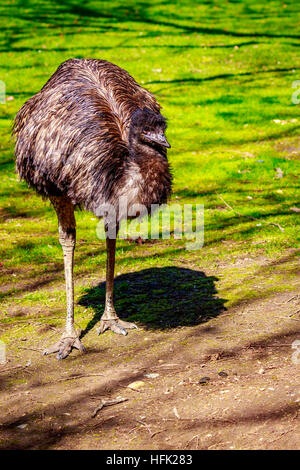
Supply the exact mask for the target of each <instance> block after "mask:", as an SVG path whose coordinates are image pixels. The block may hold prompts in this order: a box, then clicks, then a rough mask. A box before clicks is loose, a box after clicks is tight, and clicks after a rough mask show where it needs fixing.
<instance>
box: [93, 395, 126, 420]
mask: <svg viewBox="0 0 300 470" xmlns="http://www.w3.org/2000/svg"><path fill="white" fill-rule="evenodd" d="M127 400H128V398H121V397H117V398H116V399H115V400H102V403H101V404H100V405H99V406H97V408H95V409H94V412H93V414H92V418H95V417H96V416H97V414H98V412H99V411H100V410H102V408H104V407H105V406H112V405H117V404H118V403H123V402H124V401H127Z"/></svg>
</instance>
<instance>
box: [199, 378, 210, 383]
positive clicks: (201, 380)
mask: <svg viewBox="0 0 300 470" xmlns="http://www.w3.org/2000/svg"><path fill="white" fill-rule="evenodd" d="M209 381H210V377H202V378H201V379H200V380H199V384H207V382H209Z"/></svg>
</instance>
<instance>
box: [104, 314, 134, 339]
mask: <svg viewBox="0 0 300 470" xmlns="http://www.w3.org/2000/svg"><path fill="white" fill-rule="evenodd" d="M133 328H137V326H136V325H135V324H134V323H129V322H126V321H123V320H120V319H119V318H118V319H116V320H100V326H99V328H98V330H97V333H98V335H100V334H101V333H104V331H106V330H108V329H110V330H111V331H113V332H114V333H117V334H118V335H124V336H126V335H127V331H126V330H130V329H133Z"/></svg>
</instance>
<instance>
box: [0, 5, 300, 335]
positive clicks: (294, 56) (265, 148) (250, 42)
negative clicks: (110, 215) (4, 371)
mask: <svg viewBox="0 0 300 470" xmlns="http://www.w3.org/2000/svg"><path fill="white" fill-rule="evenodd" d="M299 10H300V7H299V5H297V2H295V1H294V0H285V1H278V0H272V1H269V2H265V1H262V0H260V1H258V0H245V1H238V0H232V1H226V2H218V1H203V2H200V1H196V2H193V1H190V0H180V1H179V0H173V1H172V2H171V1H162V0H160V1H158V0H152V1H151V2H144V1H139V0H134V1H131V0H127V1H124V2H121V1H115V0H111V1H109V2H101V1H85V2H79V1H76V2H75V1H68V0H60V1H52V2H50V1H47V0H44V1H39V2H35V1H31V0H27V1H20V0H15V1H7V0H4V1H3V2H1V6H0V15H1V31H0V80H2V81H3V82H4V83H5V86H6V103H5V104H0V133H1V138H0V158H1V160H0V165H1V195H0V196H1V201H0V220H1V227H0V240H1V244H0V253H1V256H0V261H1V265H0V269H1V297H0V301H1V303H0V325H1V332H0V333H1V338H2V339H3V340H4V341H11V340H12V338H16V337H18V336H19V335H21V334H22V335H24V332H32V333H33V334H36V332H37V328H38V327H39V324H40V323H45V322H46V323H48V324H49V322H50V324H51V325H52V326H53V325H54V326H62V325H63V321H64V315H65V291H64V280H63V259H62V252H61V247H60V245H59V243H58V234H57V220H56V215H55V213H54V210H53V209H52V208H51V206H50V204H49V202H47V201H43V200H42V199H41V198H40V197H38V196H37V195H36V194H35V193H34V192H33V191H32V190H28V188H27V186H26V184H25V183H24V182H21V183H20V182H18V178H17V175H16V173H15V163H14V156H13V143H12V142H11V141H10V128H11V124H12V120H13V119H14V116H15V114H16V112H17V111H18V109H19V108H20V107H21V105H22V104H23V103H24V102H25V101H26V100H27V99H28V98H29V97H31V96H32V95H33V94H35V93H36V92H37V91H39V90H40V88H41V87H42V86H43V85H44V83H45V82H46V81H47V79H48V78H49V77H50V76H51V75H52V74H53V73H54V71H55V70H56V68H57V67H58V65H59V64H60V63H61V62H63V61H65V60H67V59H69V58H73V57H77V58H99V59H106V60H109V61H111V62H114V63H116V64H118V65H120V66H121V67H123V68H125V69H126V70H128V71H129V73H130V74H131V75H133V77H134V78H135V79H136V80H137V81H138V82H140V83H141V84H142V85H144V86H145V87H146V88H148V89H149V90H150V91H151V92H153V93H154V94H155V95H156V97H157V99H158V101H159V102H160V103H161V105H162V106H163V113H164V114H165V115H166V117H167V118H168V122H169V127H168V133H167V135H168V139H169V141H170V142H171V144H172V149H171V150H170V151H169V159H170V162H171V165H172V168H173V174H174V192H173V196H172V202H177V203H180V204H184V203H197V204H203V205H204V208H205V244H204V247H203V248H202V249H201V250H199V251H187V250H186V249H185V241H184V240H174V239H171V240H160V241H158V242H156V243H145V244H143V245H137V244H135V243H130V242H128V241H125V240H120V241H119V243H118V248H117V264H116V274H117V276H118V277H119V281H118V282H117V285H116V308H117V311H118V312H119V313H121V314H122V313H123V315H124V316H129V318H130V319H132V320H135V321H137V322H140V324H141V325H142V326H143V325H144V326H147V325H148V326H155V327H159V328H160V327H165V326H177V325H188V324H192V323H193V322H194V321H196V322H197V321H198V320H199V315H200V314H205V315H207V316H213V315H214V314H216V313H217V312H216V311H215V310H216V309H217V310H218V308H219V307H216V302H215V301H214V302H213V305H212V299H216V298H218V299H219V300H220V302H221V303H222V305H224V306H225V307H230V306H234V305H237V304H239V303H241V302H243V301H244V300H245V299H246V300H247V301H249V300H251V299H255V298H263V297H265V296H268V295H269V294H272V293H273V292H275V291H280V290H286V289H293V288H295V285H296V284H295V283H296V277H297V273H298V274H299V264H298V263H299V262H298V257H299V238H300V230H299V228H300V227H299V218H300V215H299V213H297V212H296V211H294V210H291V208H295V207H298V208H300V201H299V199H300V186H299V182H300V179H299V178H300V171H299V158H300V144H299V124H300V116H299V106H297V105H296V104H293V102H292V94H293V93H294V94H296V95H297V89H296V88H293V83H294V82H295V81H296V80H297V79H298V80H299V79H300V56H299V44H300V41H299V32H300V23H299V19H300V18H299ZM299 88H300V86H299ZM294 101H295V100H294ZM278 169H279V170H278ZM224 201H226V203H227V204H228V205H229V206H230V207H232V208H233V209H234V211H233V210H231V209H230V208H229V207H228V206H227V205H226V204H225V202H224ZM274 224H279V226H280V227H282V228H283V229H284V230H283V231H281V230H280V228H279V227H278V225H274ZM96 226H97V220H96V218H95V216H94V215H93V214H90V213H87V212H78V213H77V240H78V242H77V248H76V254H75V295H76V303H77V305H76V322H77V323H78V324H79V325H80V326H81V327H82V328H85V327H86V326H87V324H88V323H89V322H92V323H93V321H94V320H93V318H94V314H95V310H96V312H97V313H99V314H100V313H101V312H102V310H103V305H104V286H103V285H100V286H97V285H98V284H99V282H100V281H103V280H104V276H105V249H104V243H103V242H102V241H99V240H98V238H97V236H96ZM176 269H177V271H176V272H177V273H179V275H178V276H177V278H176V279H177V280H174V279H175V277H176V273H175V271H172V270H176ZM130 273H132V274H130ZM134 273H135V275H136V276H137V277H132V279H133V281H134V286H135V287H129V286H130V279H131V278H130V276H134ZM174 273H175V274H174ZM180 273H181V274H180ZM199 273H200V275H199ZM155 279H156V282H154V280H155ZM174 286H175V287H174ZM127 292H130V301H129V299H128V295H127ZM191 292H193V297H191ZM207 293H209V296H210V297H209V299H208V300H207ZM149 296H150V297H151V299H150V300H149ZM205 296H206V298H205ZM173 298H174V299H175V300H172V299H173ZM170 299H171V300H170ZM178 299H179V300H178ZM221 299H223V300H222V301H221ZM153 300H154V302H153ZM201 300H203V302H204V304H203V305H204V306H203V305H202V310H201V311H199V310H197V309H196V310H193V309H191V308H190V307H191V305H192V304H195V303H197V302H198V301H201ZM178 302H180V311H179V310H178V309H177V310H178V317H176V318H177V320H176V321H172V313H174V311H175V314H176V312H177V310H176V305H178ZM205 302H206V303H205ZM173 319H174V317H173ZM26 322H28V323H26ZM20 325H21V326H20ZM24 325H25V326H24ZM23 326H24V328H23ZM21 327H22V328H21ZM12 329H13V330H14V331H13V333H12ZM9 338H10V339H9ZM36 340H38V336H36Z"/></svg>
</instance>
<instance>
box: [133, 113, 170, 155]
mask: <svg viewBox="0 0 300 470" xmlns="http://www.w3.org/2000/svg"><path fill="white" fill-rule="evenodd" d="M166 128H167V124H166V120H165V118H164V117H163V116H162V115H161V114H160V113H157V114H156V113H154V112H153V111H151V109H149V108H144V109H137V110H136V111H134V113H133V114H132V116H131V125H130V132H129V143H130V146H132V145H135V144H138V145H145V146H148V147H149V146H153V145H154V146H157V145H160V146H162V147H168V148H170V147H171V145H170V144H169V142H168V141H167V139H166V136H165V134H164V132H165V130H166Z"/></svg>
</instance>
